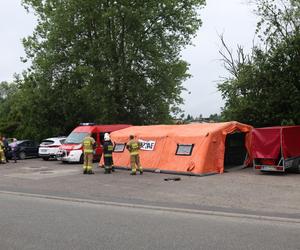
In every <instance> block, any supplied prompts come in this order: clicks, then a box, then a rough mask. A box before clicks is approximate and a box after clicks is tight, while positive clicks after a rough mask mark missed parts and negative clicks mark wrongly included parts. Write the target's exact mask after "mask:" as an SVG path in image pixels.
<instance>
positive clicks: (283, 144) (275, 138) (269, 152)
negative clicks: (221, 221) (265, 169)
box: [251, 126, 300, 159]
mask: <svg viewBox="0 0 300 250" xmlns="http://www.w3.org/2000/svg"><path fill="white" fill-rule="evenodd" d="M251 144H252V145H251V148H252V150H251V152H252V158H265V159H277V158H279V156H280V155H281V150H282V154H283V157H284V158H285V159H286V158H290V157H297V156H300V126H288V127H269V128H256V129H253V130H252V143H251Z"/></svg>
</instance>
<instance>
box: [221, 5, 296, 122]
mask: <svg viewBox="0 0 300 250" xmlns="http://www.w3.org/2000/svg"><path fill="white" fill-rule="evenodd" d="M256 2H257V4H258V6H257V13H258V15H259V16H260V17H261V21H260V22H259V23H258V25H257V33H258V34H259V37H260V38H261V40H262V42H263V45H264V47H263V48H262V46H254V47H253V49H252V52H251V54H248V55H246V54H245V53H244V50H243V48H242V47H238V50H237V55H238V56H237V58H234V56H233V54H232V52H231V50H230V49H229V48H228V47H227V46H226V44H225V42H224V40H223V38H222V37H221V41H222V42H223V45H224V47H225V52H221V55H222V57H223V61H224V64H225V67H226V68H227V69H228V71H229V72H230V73H231V76H230V77H229V78H227V79H225V81H223V82H222V83H221V84H219V85H218V88H219V90H220V91H221V93H222V96H223V98H224V99H225V101H226V103H225V107H224V109H223V112H222V116H223V117H225V118H226V119H229V120H238V121H241V122H245V123H249V124H252V125H255V126H271V125H281V124H286V123H287V121H288V123H289V124H292V123H298V124H299V123H300V110H299V105H300V32H299V27H300V2H299V1H292V0H289V1H288V0H282V1H280V2H279V1H275V0H258V1H256Z"/></svg>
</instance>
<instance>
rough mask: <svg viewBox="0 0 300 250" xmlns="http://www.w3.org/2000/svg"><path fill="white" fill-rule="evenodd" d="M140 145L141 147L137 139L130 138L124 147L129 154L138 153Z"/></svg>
mask: <svg viewBox="0 0 300 250" xmlns="http://www.w3.org/2000/svg"><path fill="white" fill-rule="evenodd" d="M140 147H141V144H140V143H139V142H138V141H137V140H134V139H133V140H130V141H129V142H128V143H127V145H126V148H127V149H128V151H129V152H130V155H138V154H139V149H140Z"/></svg>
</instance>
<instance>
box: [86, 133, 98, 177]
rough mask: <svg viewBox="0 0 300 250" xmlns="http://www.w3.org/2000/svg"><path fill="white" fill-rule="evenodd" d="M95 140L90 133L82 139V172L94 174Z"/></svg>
mask: <svg viewBox="0 0 300 250" xmlns="http://www.w3.org/2000/svg"><path fill="white" fill-rule="evenodd" d="M95 147H96V142H95V139H94V138H93V137H91V135H90V134H89V135H87V136H86V137H85V138H84V139H83V156H84V158H83V174H94V172H93V152H94V148H95Z"/></svg>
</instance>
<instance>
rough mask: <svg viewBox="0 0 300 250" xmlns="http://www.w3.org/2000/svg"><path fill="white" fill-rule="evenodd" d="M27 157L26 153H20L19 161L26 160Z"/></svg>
mask: <svg viewBox="0 0 300 250" xmlns="http://www.w3.org/2000/svg"><path fill="white" fill-rule="evenodd" d="M25 157H26V154H25V152H20V153H19V159H20V160H24V159H25Z"/></svg>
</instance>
